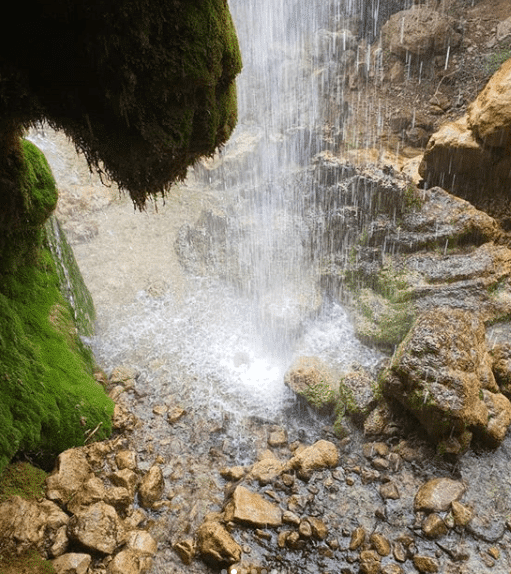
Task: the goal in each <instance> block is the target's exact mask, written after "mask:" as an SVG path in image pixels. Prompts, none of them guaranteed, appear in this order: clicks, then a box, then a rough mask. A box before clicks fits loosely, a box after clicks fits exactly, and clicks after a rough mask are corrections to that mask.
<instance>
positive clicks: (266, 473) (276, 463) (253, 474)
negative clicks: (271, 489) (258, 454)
mask: <svg viewBox="0 0 511 574" xmlns="http://www.w3.org/2000/svg"><path fill="white" fill-rule="evenodd" d="M285 469H286V463H284V462H282V461H280V460H278V459H277V458H275V457H274V456H273V455H271V453H270V455H269V456H266V457H265V458H263V460H260V461H259V462H256V463H255V464H254V465H253V466H252V468H251V470H250V472H249V474H248V476H249V478H252V479H254V480H257V481H258V482H259V484H261V485H264V484H269V483H270V482H273V481H274V480H275V479H276V478H277V477H278V476H279V475H280V474H282V472H284V470H285Z"/></svg>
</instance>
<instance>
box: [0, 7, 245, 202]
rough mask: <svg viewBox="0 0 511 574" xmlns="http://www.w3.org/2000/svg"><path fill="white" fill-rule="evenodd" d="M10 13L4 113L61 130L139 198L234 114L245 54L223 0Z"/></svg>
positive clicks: (208, 148)
mask: <svg viewBox="0 0 511 574" xmlns="http://www.w3.org/2000/svg"><path fill="white" fill-rule="evenodd" d="M5 23H6V25H7V26H11V27H13V28H14V29H17V28H19V29H21V28H23V30H25V41H24V42H22V43H21V44H20V45H17V47H16V50H15V56H14V55H13V56H12V57H9V55H10V54H11V53H13V50H12V49H11V47H10V46H8V45H5V46H4V49H3V50H2V54H4V55H5V58H4V59H3V60H2V62H0V117H2V118H8V119H12V120H13V121H17V122H18V124H20V125H25V126H26V125H30V124H33V123H34V122H37V121H41V120H46V121H48V123H49V124H50V125H51V126H53V127H55V128H57V129H62V130H63V131H64V132H65V133H66V134H67V135H68V136H69V137H70V138H71V139H72V140H73V141H74V143H75V144H76V146H77V148H78V149H79V150H80V151H82V152H83V153H84V154H85V156H86V158H87V160H88V162H89V164H90V165H91V166H92V167H96V168H98V169H100V170H103V171H104V172H105V173H106V174H107V175H108V176H110V177H111V178H112V179H113V180H114V181H116V182H117V183H118V184H119V186H120V187H121V188H122V189H126V190H128V191H129V192H130V194H131V197H132V199H133V201H134V202H135V204H136V205H137V206H138V207H143V206H144V203H145V201H146V198H147V197H148V196H152V195H156V194H159V193H164V192H166V191H167V190H168V189H169V187H170V185H171V184H172V183H173V182H175V181H177V180H179V179H182V178H183V177H184V176H185V175H186V170H187V168H188V167H189V166H190V165H193V164H194V163H195V162H196V161H197V160H198V159H199V158H200V157H203V156H209V155H212V154H213V153H214V152H215V150H216V148H217V147H218V146H221V145H223V144H224V143H225V142H226V140H227V138H228V137H229V136H230V134H231V132H232V130H233V128H234V126H235V124H236V120H237V102H236V86H235V77H236V75H237V74H238V73H239V72H240V70H241V56H240V51H239V46H238V41H237V37H236V32H235V28H234V25H233V22H232V19H231V15H230V12H229V6H228V3H227V2H226V0H140V1H134V0H118V1H116V2H99V3H98V2H93V3H91V2H85V3H83V2H67V0H66V1H64V0H54V1H53V2H51V3H50V4H47V3H36V5H34V6H31V10H28V11H27V10H25V9H22V8H21V6H19V7H18V6H16V7H13V9H12V10H11V11H10V13H9V18H8V20H6V22H5ZM2 41H4V40H2V39H1V38H0V43H1V42H2ZM84 86H86V89H84ZM0 128H1V126H0ZM0 131H1V130H0ZM0 137H1V136H0ZM0 151H1V150H0Z"/></svg>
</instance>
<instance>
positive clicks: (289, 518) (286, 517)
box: [282, 510, 300, 525]
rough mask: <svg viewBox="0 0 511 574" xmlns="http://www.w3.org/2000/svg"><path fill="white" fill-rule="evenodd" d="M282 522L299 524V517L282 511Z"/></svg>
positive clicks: (287, 511) (288, 511)
mask: <svg viewBox="0 0 511 574" xmlns="http://www.w3.org/2000/svg"><path fill="white" fill-rule="evenodd" d="M282 522H285V523H287V524H296V525H298V524H300V517H299V516H298V515H297V514H295V513H294V512H291V511H290V510H286V511H284V513H283V514H282Z"/></svg>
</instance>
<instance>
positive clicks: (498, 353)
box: [490, 343, 511, 399]
mask: <svg viewBox="0 0 511 574" xmlns="http://www.w3.org/2000/svg"><path fill="white" fill-rule="evenodd" d="M490 354H491V357H492V359H493V366H492V369H493V374H494V375H495V379H496V380H497V383H498V385H499V387H500V390H501V392H502V393H503V394H504V395H505V396H506V397H507V398H508V399H509V398H511V344H510V343H498V344H496V345H494V346H493V347H492V349H491V350H490Z"/></svg>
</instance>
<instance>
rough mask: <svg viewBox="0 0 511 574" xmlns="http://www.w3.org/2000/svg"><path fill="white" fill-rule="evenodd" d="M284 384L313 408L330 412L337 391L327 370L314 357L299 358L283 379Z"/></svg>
mask: <svg viewBox="0 0 511 574" xmlns="http://www.w3.org/2000/svg"><path fill="white" fill-rule="evenodd" d="M284 383H285V384H286V385H287V386H288V387H289V388H290V389H291V390H292V391H293V392H295V393H296V394H297V395H298V396H299V397H301V398H303V399H304V400H305V401H307V402H308V403H309V404H310V405H311V406H312V407H313V408H315V409H317V410H318V411H321V412H326V411H328V410H331V409H332V408H333V406H334V404H335V399H336V394H337V389H336V388H335V387H336V385H335V382H334V377H333V375H332V373H331V372H330V371H329V369H328V368H327V367H326V365H324V364H323V363H322V361H320V360H319V359H317V358H316V357H299V358H298V359H296V360H295V361H294V362H293V364H292V365H291V367H290V368H289V370H288V371H287V373H286V375H285V377H284Z"/></svg>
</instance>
